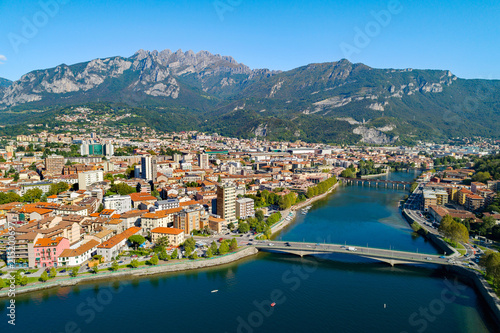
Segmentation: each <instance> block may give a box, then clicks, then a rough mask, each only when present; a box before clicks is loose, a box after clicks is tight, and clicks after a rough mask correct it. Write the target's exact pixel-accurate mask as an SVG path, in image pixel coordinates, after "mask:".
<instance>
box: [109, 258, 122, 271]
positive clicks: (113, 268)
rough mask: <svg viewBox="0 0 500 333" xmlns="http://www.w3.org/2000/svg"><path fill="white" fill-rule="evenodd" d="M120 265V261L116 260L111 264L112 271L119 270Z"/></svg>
mask: <svg viewBox="0 0 500 333" xmlns="http://www.w3.org/2000/svg"><path fill="white" fill-rule="evenodd" d="M119 267H120V266H119V265H118V262H117V261H116V260H114V261H113V263H112V264H111V270H112V271H117V270H118V268H119Z"/></svg>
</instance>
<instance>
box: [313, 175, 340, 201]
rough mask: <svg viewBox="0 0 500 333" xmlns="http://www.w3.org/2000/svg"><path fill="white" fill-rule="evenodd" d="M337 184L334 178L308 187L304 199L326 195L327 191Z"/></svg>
mask: <svg viewBox="0 0 500 333" xmlns="http://www.w3.org/2000/svg"><path fill="white" fill-rule="evenodd" d="M335 184H337V178H336V177H330V178H328V179H327V180H324V181H322V182H321V183H318V184H317V185H316V186H312V187H309V188H308V189H307V192H306V197H308V198H312V197H315V196H317V195H320V194H323V193H326V192H327V191H328V190H330V189H331V188H332V186H333V185H335Z"/></svg>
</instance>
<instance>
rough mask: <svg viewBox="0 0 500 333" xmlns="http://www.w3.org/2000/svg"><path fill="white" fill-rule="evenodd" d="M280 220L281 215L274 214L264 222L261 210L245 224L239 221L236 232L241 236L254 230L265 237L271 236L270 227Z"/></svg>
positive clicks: (278, 213)
mask: <svg viewBox="0 0 500 333" xmlns="http://www.w3.org/2000/svg"><path fill="white" fill-rule="evenodd" d="M279 220H281V213H280V212H276V213H273V214H271V216H269V217H268V219H267V220H266V221H265V220H264V213H263V212H262V211H261V210H258V211H256V212H255V217H250V218H248V219H247V222H243V221H240V223H239V224H238V231H239V232H240V233H242V234H244V233H247V232H249V231H250V230H254V231H255V232H256V233H264V235H265V236H266V237H270V236H271V226H272V225H273V224H275V223H276V222H278V221H279Z"/></svg>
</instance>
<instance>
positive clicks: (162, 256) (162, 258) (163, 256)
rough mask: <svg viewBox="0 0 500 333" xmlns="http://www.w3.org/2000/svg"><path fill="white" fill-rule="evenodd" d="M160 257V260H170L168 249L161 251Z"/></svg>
mask: <svg viewBox="0 0 500 333" xmlns="http://www.w3.org/2000/svg"><path fill="white" fill-rule="evenodd" d="M158 258H159V259H160V260H163V261H165V260H168V259H169V256H168V253H167V251H166V250H165V249H163V250H162V251H161V252H160V255H159V256H158Z"/></svg>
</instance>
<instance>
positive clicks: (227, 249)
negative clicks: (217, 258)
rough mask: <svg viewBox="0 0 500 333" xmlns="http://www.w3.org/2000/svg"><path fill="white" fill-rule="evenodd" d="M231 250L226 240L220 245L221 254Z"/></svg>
mask: <svg viewBox="0 0 500 333" xmlns="http://www.w3.org/2000/svg"><path fill="white" fill-rule="evenodd" d="M228 252H229V246H228V245H227V242H226V241H225V240H224V241H222V243H221V244H220V246H219V254H220V255H223V254H226V253H228Z"/></svg>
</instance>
